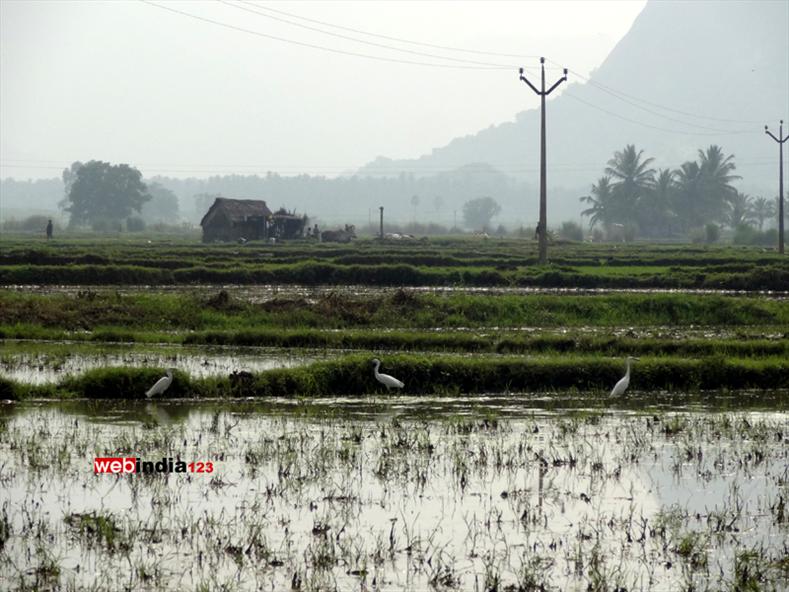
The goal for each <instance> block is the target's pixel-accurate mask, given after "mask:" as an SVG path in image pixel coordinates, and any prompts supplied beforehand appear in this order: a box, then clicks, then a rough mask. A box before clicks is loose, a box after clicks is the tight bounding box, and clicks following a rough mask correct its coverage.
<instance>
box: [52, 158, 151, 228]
mask: <svg viewBox="0 0 789 592" xmlns="http://www.w3.org/2000/svg"><path fill="white" fill-rule="evenodd" d="M63 180H64V182H65V183H66V187H67V191H68V194H67V196H66V199H65V200H64V202H62V204H61V205H62V206H64V208H63V209H64V210H65V211H67V212H69V213H70V214H71V220H70V222H69V224H70V225H72V226H73V225H80V224H93V223H95V222H97V221H99V220H106V221H120V220H123V219H125V218H128V217H129V216H131V214H132V212H137V213H139V212H140V211H141V210H142V206H143V204H144V203H145V202H146V201H148V200H150V199H151V196H150V195H149V194H148V189H147V187H146V185H145V183H143V181H142V174H141V173H140V171H138V170H137V169H135V168H133V167H130V166H129V165H127V164H118V165H112V164H110V163H108V162H102V161H100V160H91V161H90V162H87V163H85V164H81V163H78V162H75V163H74V164H72V165H71V167H70V168H68V169H66V170H65V171H64V172H63Z"/></svg>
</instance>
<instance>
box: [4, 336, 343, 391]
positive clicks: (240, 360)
mask: <svg viewBox="0 0 789 592" xmlns="http://www.w3.org/2000/svg"><path fill="white" fill-rule="evenodd" d="M337 355H339V352H331V351H325V350H321V351H318V350H299V351H292V350H283V349H274V348H257V347H245V348H232V347H210V346H209V347H189V346H178V345H167V344H159V345H154V344H152V345H144V346H140V345H126V344H106V343H104V344H91V343H83V342H66V343H64V342H36V341H21V342H20V341H7V342H5V343H2V344H0V376H3V377H5V378H8V379H11V380H15V381H18V382H21V383H25V384H46V383H55V382H58V381H59V380H62V379H64V378H65V377H67V376H77V375H80V374H83V373H85V372H88V371H90V370H94V369H97V368H121V367H123V368H127V367H128V368H173V369H176V370H181V371H182V372H184V373H186V374H188V375H190V376H193V377H195V378H207V377H212V376H228V375H230V374H232V373H233V372H262V371H264V370H271V369H274V368H296V367H299V366H303V365H306V364H309V363H312V362H314V361H317V360H326V359H331V358H332V357H336V356H337Z"/></svg>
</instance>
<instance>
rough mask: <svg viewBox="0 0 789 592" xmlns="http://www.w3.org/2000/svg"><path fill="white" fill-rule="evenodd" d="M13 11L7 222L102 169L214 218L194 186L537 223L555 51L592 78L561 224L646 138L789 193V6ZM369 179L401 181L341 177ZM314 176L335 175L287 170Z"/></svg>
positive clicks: (665, 158) (333, 212) (358, 211)
mask: <svg viewBox="0 0 789 592" xmlns="http://www.w3.org/2000/svg"><path fill="white" fill-rule="evenodd" d="M645 6H646V7H645ZM0 10H1V11H2V15H1V16H2V19H0V23H1V24H0V26H1V27H2V29H1V32H2V37H1V44H2V48H1V49H2V51H1V52H0V76H1V77H2V78H0V124H2V125H0V176H2V177H3V179H4V181H3V185H2V194H1V195H0V216H4V217H9V216H14V215H22V214H24V213H25V211H27V212H29V211H32V210H34V209H41V210H54V209H55V208H56V205H55V204H56V203H57V201H59V200H60V199H61V198H62V184H61V183H60V181H59V180H56V181H50V182H42V183H39V184H37V185H30V184H19V183H10V182H9V181H8V178H11V177H13V178H14V179H16V180H17V181H18V180H20V179H29V178H31V179H52V178H53V177H59V176H60V173H61V171H62V170H63V168H65V167H66V166H68V165H69V164H70V163H71V162H73V161H77V160H79V161H82V162H85V161H88V160H91V159H98V160H105V161H110V162H113V163H121V162H124V163H129V164H131V165H132V166H135V167H137V168H139V169H140V170H141V171H142V173H143V175H144V176H145V177H146V179H149V180H150V179H155V180H156V181H158V182H159V183H161V184H162V185H163V186H165V187H168V188H170V189H172V190H173V191H174V192H175V193H176V194H177V195H178V197H179V198H180V205H181V208H180V216H181V218H183V219H195V218H198V217H199V215H200V213H201V212H200V211H199V208H198V209H195V206H194V197H193V196H194V195H195V194H199V193H222V194H224V195H227V196H237V197H257V198H263V199H266V200H268V201H269V202H270V203H271V205H272V206H274V207H278V206H280V205H284V206H287V207H288V208H292V209H296V210H298V211H300V212H303V211H307V212H308V213H309V214H311V215H317V216H320V217H322V218H323V219H325V220H326V221H327V222H330V223H335V222H336V223H339V222H342V221H348V222H356V223H360V222H366V221H367V220H368V219H369V217H370V213H371V212H374V211H375V209H376V208H377V206H378V205H384V206H386V207H387V211H388V212H390V213H391V216H392V218H391V219H393V220H395V221H398V220H399V221H410V220H413V219H419V220H423V221H424V220H435V221H437V222H440V223H443V224H449V225H451V224H453V223H454V217H455V216H456V215H457V214H456V212H458V210H460V209H461V207H462V204H463V203H464V202H465V201H466V200H468V199H472V198H475V197H479V196H482V195H490V196H492V197H494V198H495V199H496V200H497V201H498V202H499V203H500V204H501V206H502V214H501V216H500V219H501V220H502V221H506V222H507V223H509V224H519V223H525V224H531V223H532V222H533V221H534V220H536V216H537V195H536V186H537V183H538V177H537V171H538V165H539V161H538V153H537V148H538V145H539V144H538V141H539V139H538V132H539V128H538V119H539V111H537V110H536V109H535V108H536V107H537V106H538V100H537V97H536V96H535V95H534V93H532V92H531V91H530V90H529V89H528V88H527V87H526V86H525V85H524V84H522V83H521V82H519V81H518V77H517V68H518V67H519V66H521V65H522V66H524V67H526V68H527V75H528V76H530V78H531V79H532V80H535V79H536V77H537V72H538V70H537V65H538V57H537V56H539V55H545V56H546V57H547V58H548V60H549V62H548V65H549V71H548V78H549V80H555V79H556V78H558V77H559V76H560V75H561V70H560V67H561V66H567V67H569V68H570V70H571V72H570V76H569V82H568V84H564V85H562V86H561V87H559V88H558V89H557V91H556V93H555V97H556V98H554V97H553V96H552V99H551V100H550V101H549V108H548V130H549V134H548V155H549V159H548V170H549V173H548V175H549V176H548V180H549V191H550V194H549V197H550V200H551V201H550V216H551V218H550V220H551V221H552V223H558V222H560V221H561V220H563V219H570V218H572V219H575V220H578V216H579V212H580V210H581V207H580V203H579V201H578V197H579V196H580V195H585V194H587V193H588V192H589V187H590V185H591V184H592V183H594V182H595V181H596V180H597V178H598V177H599V176H600V175H601V174H602V171H603V168H604V167H605V163H606V161H607V160H608V159H609V158H610V157H611V156H612V154H613V152H614V151H615V150H621V149H622V148H623V147H624V146H625V144H628V143H635V144H636V145H637V147H638V148H639V149H643V150H644V151H645V154H646V155H647V156H654V157H655V159H656V161H655V165H656V166H660V167H672V168H675V167H678V166H679V165H680V164H681V163H682V162H683V161H684V160H687V159H693V158H694V157H695V156H696V151H697V149H699V148H706V147H707V146H709V145H710V144H718V145H720V146H722V148H723V150H724V151H725V153H726V154H734V155H735V162H736V165H737V170H736V172H737V173H738V174H740V175H741V176H742V177H743V179H742V180H741V181H739V183H738V187H740V188H742V189H743V190H745V191H749V192H752V193H758V194H760V195H765V196H772V195H773V194H774V193H775V184H776V180H775V177H776V174H775V169H776V164H777V163H776V162H775V161H776V154H775V153H776V147H775V146H774V144H773V143H771V142H769V141H767V140H766V139H765V137H764V134H763V132H762V128H763V125H764V123H770V124H771V125H772V126H775V125H776V124H777V120H778V119H780V118H781V117H784V118H786V117H787V113H786V111H787V106H786V105H787V97H789V74H788V73H789V57H788V56H789V43H788V42H787V30H788V27H789V3H786V2H747V3H746V2H725V3H724V2H689V3H681V2H660V3H657V2H650V3H649V4H645V3H644V2H641V1H638V2H628V3H619V2H613V3H607V2H597V3H573V4H572V5H570V4H568V3H560V4H552V3H542V2H534V3H517V4H516V3H475V2H468V3H453V4H448V3H430V2H423V3H313V2H309V3H306V2H305V3H283V2H270V3H253V2H241V1H235V2H212V3H204V2H203V3H201V2H194V3H193V2H180V3H166V2H124V3H81V2H75V3H68V4H66V3H51V2H50V3H47V2H39V3H23V2H16V1H8V2H3V3H2V4H0ZM349 54H353V55H349ZM494 54H495V55H494ZM505 54H506V55H505ZM426 64H427V65H426ZM587 79H591V82H590V83H587ZM524 109H525V110H524ZM480 130H481V131H480ZM458 169H461V170H460V171H458ZM269 171H271V172H274V173H278V174H279V175H281V177H276V176H269V177H268V178H266V175H267V173H268V172H269ZM354 173H358V174H359V175H360V177H364V176H367V175H370V176H388V177H390V178H389V179H379V180H369V179H368V180H365V179H363V178H357V179H347V180H345V179H339V178H338V177H350V176H352V175H353V174H354ZM231 174H232V175H234V176H233V177H232V178H228V177H224V175H231ZM297 174H309V175H313V176H315V175H318V176H325V177H327V178H328V179H314V178H310V179H306V178H303V177H302V178H299V179H295V180H288V179H284V178H283V177H287V176H291V175H297ZM250 175H260V176H261V177H262V178H257V177H250ZM411 175H413V176H411ZM156 177H158V178H156ZM420 177H427V178H422V179H421V180H420ZM415 195H416V196H418V199H417V200H416V201H413V197H414V196H415ZM338 206H339V208H340V211H338Z"/></svg>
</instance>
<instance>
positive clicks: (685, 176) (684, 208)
mask: <svg viewBox="0 0 789 592" xmlns="http://www.w3.org/2000/svg"><path fill="white" fill-rule="evenodd" d="M675 177H676V180H677V192H676V195H675V201H674V204H675V205H674V207H675V211H676V212H677V216H678V218H679V221H680V225H681V226H682V228H683V229H684V230H688V229H689V228H695V227H697V226H700V225H701V224H702V222H703V221H704V212H703V209H702V207H701V200H700V199H699V194H700V189H701V169H700V168H699V165H698V163H696V162H691V161H688V162H685V163H682V165H681V166H680V167H679V169H677V170H676V172H675Z"/></svg>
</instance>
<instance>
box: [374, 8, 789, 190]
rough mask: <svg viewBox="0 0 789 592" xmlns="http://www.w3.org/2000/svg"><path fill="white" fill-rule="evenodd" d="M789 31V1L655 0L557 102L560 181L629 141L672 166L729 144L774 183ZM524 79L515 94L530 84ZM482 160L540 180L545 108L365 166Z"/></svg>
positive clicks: (551, 150) (555, 163) (574, 178)
mask: <svg viewBox="0 0 789 592" xmlns="http://www.w3.org/2000/svg"><path fill="white" fill-rule="evenodd" d="M788 30H789V2H720V3H717V2H716V3H712V2H665V1H661V2H657V1H655V0H652V1H650V2H649V3H648V4H647V5H646V7H645V8H644V10H643V11H642V13H641V14H640V15H639V16H638V18H637V19H636V20H635V22H634V24H633V26H632V28H631V30H630V31H629V32H628V33H627V35H626V36H625V37H624V38H622V40H621V41H620V42H619V43H618V44H617V45H616V47H615V48H614V49H613V50H612V52H611V53H610V55H609V56H608V58H607V59H606V60H605V62H604V63H603V64H602V65H601V66H600V68H599V69H598V70H596V71H595V72H594V73H593V74H592V75H591V78H590V81H589V82H584V81H578V79H577V78H575V81H573V79H574V77H573V74H572V73H571V74H570V82H571V83H570V84H565V85H563V87H564V88H563V93H562V94H561V95H559V96H557V97H556V98H553V99H551V100H549V102H548V114H547V122H548V182H549V187H554V188H559V187H564V188H581V189H582V188H586V187H588V186H589V185H590V184H591V183H592V182H594V181H595V180H596V179H597V177H599V176H600V174H601V173H602V169H603V167H604V165H605V162H606V161H607V160H608V159H609V158H610V157H611V155H612V154H613V152H614V151H615V150H619V149H621V148H622V147H624V145H625V144H627V143H635V144H636V145H637V147H638V148H639V149H644V150H645V152H646V153H647V154H648V155H649V156H654V157H656V164H657V165H658V166H661V167H667V166H671V167H676V166H678V165H679V164H680V163H681V162H682V161H684V160H686V159H690V158H695V155H696V151H697V149H698V148H701V147H705V146H708V145H710V144H719V145H721V146H722V147H723V148H724V150H725V151H726V152H727V153H733V154H735V156H736V162H737V164H738V172H739V173H740V174H741V175H742V176H743V182H742V185H743V187H744V188H746V189H747V188H748V187H751V188H759V189H763V188H770V187H772V186H773V185H774V184H775V181H774V177H775V168H776V167H775V164H776V163H774V160H775V159H776V155H775V152H776V150H775V146H773V145H771V144H770V143H769V142H768V141H767V140H766V139H765V137H764V133H763V126H764V124H765V123H769V124H771V125H773V126H775V125H777V123H778V119H779V118H781V117H783V118H785V119H787V116H789V113H787V112H788V111H789V108H788V107H787V103H789V40H788V39H789V38H788V37H787V31H788ZM567 65H568V66H569V67H570V68H572V64H567ZM556 75H557V74H556V73H555V72H552V73H551V76H549V80H550V79H554V78H555V77H556ZM515 85H516V82H515V81H513V92H525V91H526V90H527V89H526V88H525V87H524V88H517V87H516V86H515ZM521 86H523V85H522V83H521ZM560 88H562V87H560ZM611 89H616V90H611ZM621 93H627V95H628V96H624V95H623V94H621ZM666 108H670V109H673V110H669V109H666ZM681 112H685V113H687V114H685V113H681ZM702 116H703V117H702ZM724 120H725V121H724ZM658 128H659V129H658ZM471 162H488V163H491V164H492V165H494V166H498V167H500V168H502V169H503V170H505V171H508V172H509V171H512V172H515V173H516V174H518V175H520V176H521V177H522V178H524V180H526V181H527V182H529V183H531V184H534V185H536V184H537V183H538V172H537V171H538V166H539V110H537V109H533V110H529V111H524V112H521V113H519V114H517V116H516V118H515V121H512V122H506V123H502V124H500V125H498V126H494V127H491V128H488V129H485V130H482V131H480V132H479V133H477V134H473V135H470V136H466V137H463V138H457V139H455V140H453V141H452V142H450V143H449V144H448V145H446V146H444V147H441V148H436V149H434V150H433V151H432V153H431V154H428V155H424V156H422V157H420V158H416V159H413V160H398V161H392V160H388V159H384V158H379V159H377V160H376V161H374V162H373V163H370V164H368V165H366V166H365V167H363V168H362V169H361V170H360V173H361V174H392V173H395V172H400V171H413V172H415V173H417V174H418V172H419V170H420V169H422V170H431V169H433V170H435V169H436V168H453V167H457V166H461V165H464V164H467V163H471ZM517 163H521V164H517ZM768 191H769V189H768ZM566 205H569V204H566Z"/></svg>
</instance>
